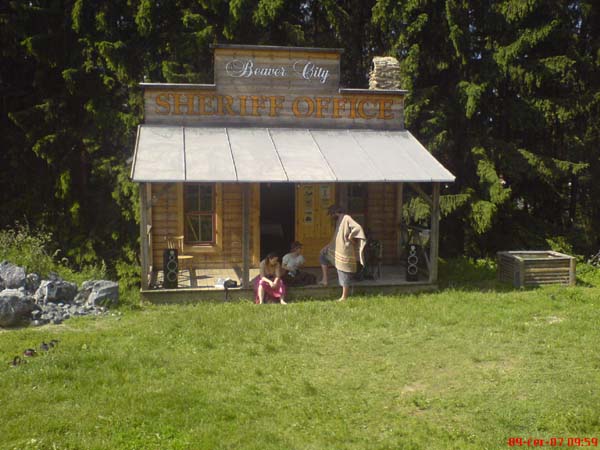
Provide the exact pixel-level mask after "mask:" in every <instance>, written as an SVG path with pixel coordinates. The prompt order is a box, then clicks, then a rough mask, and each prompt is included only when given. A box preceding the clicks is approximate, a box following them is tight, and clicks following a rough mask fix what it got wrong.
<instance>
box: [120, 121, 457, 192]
mask: <svg viewBox="0 0 600 450" xmlns="http://www.w3.org/2000/svg"><path fill="white" fill-rule="evenodd" d="M131 177H132V179H133V181H138V182H160V181H164V182H170V181H184V182H203V181H211V182H336V181H339V182H368V181H404V182H416V183H419V182H452V181H454V179H455V177H454V175H452V174H451V173H450V172H449V171H448V170H446V168H444V166H442V165H441V164H440V163H439V162H438V161H437V160H436V159H435V158H434V157H433V156H432V155H431V154H430V153H429V152H428V151H427V150H426V149H425V147H423V146H422V145H421V144H420V143H419V141H417V140H416V139H415V138H414V136H413V135H412V134H410V133H409V132H408V131H382V130H358V129H348V130H331V129H299V128H249V127H227V128H216V127H180V126H177V127H175V126H163V125H140V127H139V129H138V137H137V143H136V149H135V157H134V161H133V167H132V170H131Z"/></svg>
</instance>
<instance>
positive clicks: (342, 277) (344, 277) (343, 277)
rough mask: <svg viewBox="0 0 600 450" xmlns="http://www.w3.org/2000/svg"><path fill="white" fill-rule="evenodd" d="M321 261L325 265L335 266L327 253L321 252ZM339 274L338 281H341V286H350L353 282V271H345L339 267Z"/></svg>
mask: <svg viewBox="0 0 600 450" xmlns="http://www.w3.org/2000/svg"><path fill="white" fill-rule="evenodd" d="M319 263H321V265H323V266H333V265H334V264H332V263H331V261H329V258H328V257H327V254H325V253H321V254H320V255H319ZM337 274H338V282H339V283H340V286H342V287H348V286H350V283H351V282H352V273H350V272H344V271H342V270H339V269H338V271H337Z"/></svg>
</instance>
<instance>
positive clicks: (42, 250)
mask: <svg viewBox="0 0 600 450" xmlns="http://www.w3.org/2000/svg"><path fill="white" fill-rule="evenodd" d="M51 242H52V235H51V234H50V233H48V232H46V231H44V230H43V229H42V230H37V231H32V230H30V229H29V225H26V224H25V225H23V224H20V223H18V222H17V223H16V224H15V226H14V228H7V229H6V230H0V260H7V261H10V262H11V263H13V264H16V265H18V266H22V267H24V268H25V270H26V271H27V272H37V273H39V274H40V275H42V276H43V275H47V274H48V272H51V271H54V270H55V268H56V265H57V264H56V263H55V262H54V260H53V257H52V256H51V255H50V254H48V248H49V247H50V243H51Z"/></svg>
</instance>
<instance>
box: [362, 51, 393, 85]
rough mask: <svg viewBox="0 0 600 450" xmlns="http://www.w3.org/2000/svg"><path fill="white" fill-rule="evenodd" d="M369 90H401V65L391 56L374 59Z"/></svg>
mask: <svg viewBox="0 0 600 450" xmlns="http://www.w3.org/2000/svg"><path fill="white" fill-rule="evenodd" d="M369 89H400V63H399V62H398V60H397V59H396V58H393V57H391V56H385V57H383V56H376V57H374V58H373V69H372V70H371V72H370V73H369Z"/></svg>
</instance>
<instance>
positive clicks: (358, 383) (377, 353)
mask: <svg viewBox="0 0 600 450" xmlns="http://www.w3.org/2000/svg"><path fill="white" fill-rule="evenodd" d="M460 264H464V265H465V267H463V268H462V269H460ZM460 264H458V267H459V268H458V269H456V266H457V265H456V264H454V265H452V266H451V267H449V266H445V268H444V270H445V273H446V274H449V273H451V272H453V271H454V272H456V273H462V274H463V275H462V277H463V278H462V281H459V282H457V283H450V282H445V283H444V284H445V285H447V286H454V287H447V288H446V289H445V290H443V291H441V292H438V293H433V294H426V295H425V294H424V295H407V296H399V297H391V296H381V297H377V296H375V297H362V298H358V297H356V298H353V299H352V300H351V301H349V302H347V303H346V304H339V303H336V302H329V301H311V302H296V303H294V304H290V305H289V306H287V307H281V306H279V305H266V306H262V307H259V306H256V305H253V304H251V303H249V302H241V303H227V304H220V303H204V304H200V305H190V306H160V307H153V306H151V307H144V308H142V309H138V310H136V309H135V308H129V309H127V310H123V311H120V314H121V315H114V316H107V317H104V318H98V319H94V318H80V319H71V320H69V321H67V322H66V323H65V324H64V325H61V326H47V327H42V328H28V329H19V330H11V331H3V332H0V358H1V359H0V360H2V361H5V362H6V363H5V364H3V366H2V367H0V448H2V449H5V448H6V449H12V448H18V449H27V448H31V449H34V448H35V449H37V448H40V449H54V448H56V449H188V448H193V449H196V448H198V449H502V448H508V445H507V441H508V439H509V438H510V437H532V438H540V439H541V438H550V437H553V436H555V437H563V438H565V445H566V442H567V441H566V438H568V437H582V438H583V437H589V438H591V437H600V415H599V413H598V411H600V390H599V389H598V387H599V386H600V347H599V345H598V342H600V288H598V287H597V286H596V287H594V286H591V287H588V286H583V287H575V288H564V287H548V288H544V289H535V290H521V291H516V290H509V289H508V288H506V287H497V286H496V287H495V285H494V282H493V278H491V276H492V275H491V272H489V273H488V272H486V270H487V269H486V268H485V266H486V265H485V264H483V265H482V264H480V263H474V267H472V268H471V269H472V270H473V273H471V274H470V275H469V272H468V267H467V266H469V264H470V263H469V262H468V261H465V262H462V263H460ZM480 266H481V267H480ZM478 267H479V269H478ZM482 267H483V268H482ZM486 273H487V275H486ZM590 273H592V272H590ZM590 276H591V277H592V278H591V279H593V277H594V276H596V275H595V274H594V273H592V275H590ZM469 277H472V278H477V277H480V279H479V280H477V279H476V280H474V282H473V284H475V285H477V284H478V283H479V284H480V285H481V288H480V289H479V290H475V289H473V288H472V287H469V288H467V285H468V283H467V282H466V280H467V278H469ZM456 279H459V280H461V278H460V276H456ZM461 283H464V284H465V287H457V286H456V285H460V284H461ZM588 285H590V283H588ZM488 287H489V288H490V289H488ZM53 338H55V339H60V345H59V347H58V348H56V349H53V350H52V351H50V352H48V353H47V354H44V355H40V356H38V357H36V358H34V359H32V360H30V362H29V363H28V364H26V365H22V366H19V367H16V368H11V367H9V366H8V362H9V361H10V360H11V359H12V357H13V356H14V355H16V354H18V353H19V352H20V351H22V350H23V349H24V348H26V347H29V346H33V345H36V344H39V342H41V341H42V340H46V341H48V340H50V339H53Z"/></svg>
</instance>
